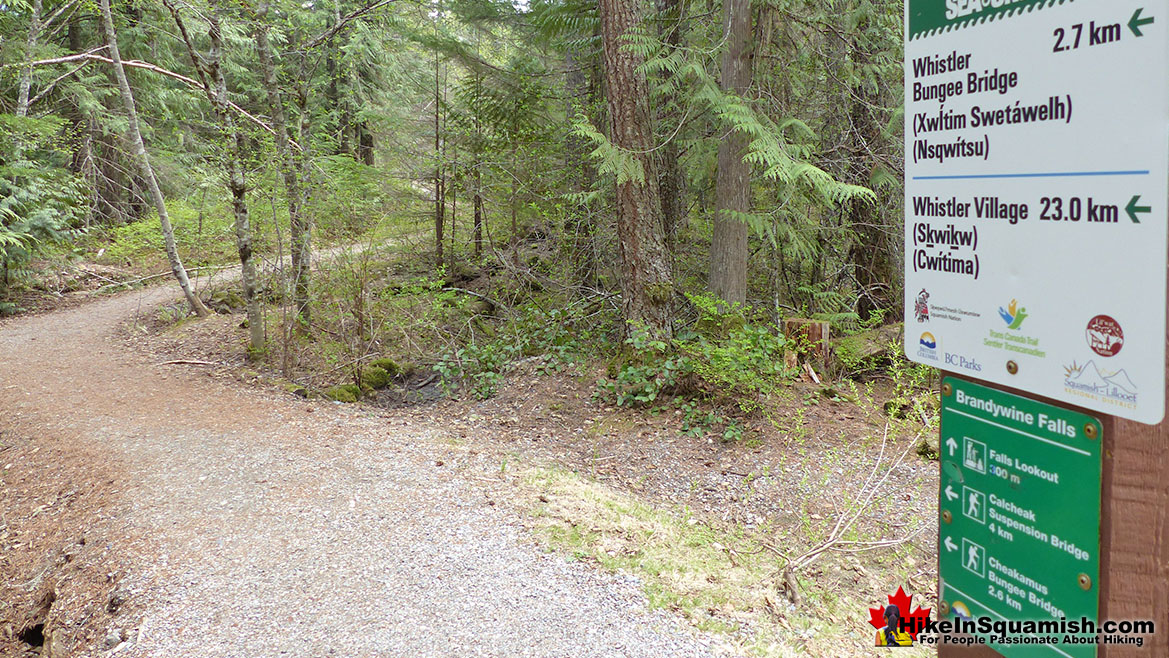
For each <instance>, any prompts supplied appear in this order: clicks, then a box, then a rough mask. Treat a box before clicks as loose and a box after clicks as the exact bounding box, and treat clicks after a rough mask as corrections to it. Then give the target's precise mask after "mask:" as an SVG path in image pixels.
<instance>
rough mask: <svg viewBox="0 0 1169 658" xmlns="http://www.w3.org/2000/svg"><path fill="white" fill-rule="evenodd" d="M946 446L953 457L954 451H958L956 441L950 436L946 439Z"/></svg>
mask: <svg viewBox="0 0 1169 658" xmlns="http://www.w3.org/2000/svg"><path fill="white" fill-rule="evenodd" d="M946 447H947V448H949V449H950V456H951V457H953V456H954V453H955V452H957V451H958V442H957V441H955V440H954V437H952V436H951V437H950V438H948V439H946Z"/></svg>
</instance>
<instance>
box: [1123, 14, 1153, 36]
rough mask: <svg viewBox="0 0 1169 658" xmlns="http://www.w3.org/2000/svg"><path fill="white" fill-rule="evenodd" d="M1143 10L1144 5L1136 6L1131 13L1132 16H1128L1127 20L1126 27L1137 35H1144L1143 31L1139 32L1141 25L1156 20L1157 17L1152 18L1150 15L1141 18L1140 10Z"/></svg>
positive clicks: (1149, 23)
mask: <svg viewBox="0 0 1169 658" xmlns="http://www.w3.org/2000/svg"><path fill="white" fill-rule="evenodd" d="M1144 10H1145V8H1144V7H1137V10H1136V11H1134V12H1133V14H1132V18H1130V19H1129V21H1128V29H1130V30H1132V33H1133V34H1135V35H1136V36H1138V37H1143V36H1145V35H1144V33H1142V32H1141V28H1142V27H1144V26H1146V25H1151V24H1152V23H1156V22H1157V19H1155V18H1153V17H1152V16H1150V17H1148V18H1141V12H1143V11H1144Z"/></svg>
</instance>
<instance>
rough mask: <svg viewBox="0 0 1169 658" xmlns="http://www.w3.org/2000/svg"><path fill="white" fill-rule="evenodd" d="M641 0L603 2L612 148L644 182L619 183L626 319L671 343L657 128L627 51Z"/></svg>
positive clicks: (645, 87) (634, 58)
mask: <svg viewBox="0 0 1169 658" xmlns="http://www.w3.org/2000/svg"><path fill="white" fill-rule="evenodd" d="M640 9H641V8H640V7H639V3H638V0H600V4H599V13H600V17H601V41H602V44H603V50H604V62H605V63H604V67H605V83H606V86H607V92H608V93H607V94H606V95H607V96H608V106H609V121H610V127H611V135H612V141H613V144H614V145H615V146H616V147H618V148H619V149H622V150H623V151H625V152H626V153H627V154H628V155H629V156H630V157H632V158H633V159H635V160H636V161H637V163H638V164H639V165H640V167H641V169H642V174H643V175H642V176H640V179H638V178H632V179H629V180H624V181H619V182H618V183H617V239H618V242H619V245H620V258H621V292H622V313H623V315H624V319H625V322H626V331H628V330H629V329H630V328H631V327H632V328H635V329H644V330H645V331H647V332H648V333H649V335H650V336H651V337H653V338H655V339H659V340H668V339H669V338H671V337H672V334H673V332H672V326H671V312H672V310H673V301H674V285H673V277H672V274H671V272H670V261H669V258H668V255H667V253H666V245H665V238H664V236H663V230H662V201H661V193H660V190H659V188H658V175H657V166H656V163H655V162H654V158H653V154H652V152H653V124H652V120H651V118H650V111H649V84H648V83H647V81H646V78H645V74H644V73H643V72H642V68H641V67H642V66H643V65H644V64H645V58H644V57H642V56H641V55H640V54H638V53H636V52H633V51H631V50H628V49H626V48H623V46H624V45H625V44H626V39H627V37H628V36H629V35H630V32H631V30H634V29H636V28H637V27H639V26H640V24H641V21H642V17H641V11H640Z"/></svg>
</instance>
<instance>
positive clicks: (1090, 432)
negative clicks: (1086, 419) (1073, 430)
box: [1084, 423, 1099, 441]
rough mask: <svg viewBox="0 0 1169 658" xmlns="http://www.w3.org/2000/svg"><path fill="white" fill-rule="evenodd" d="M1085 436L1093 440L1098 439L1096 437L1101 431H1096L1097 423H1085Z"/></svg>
mask: <svg viewBox="0 0 1169 658" xmlns="http://www.w3.org/2000/svg"><path fill="white" fill-rule="evenodd" d="M1084 436H1086V437H1088V438H1089V439H1092V440H1093V441H1095V440H1096V437H1097V436H1099V432H1097V431H1096V424H1095V423H1088V424H1087V425H1084Z"/></svg>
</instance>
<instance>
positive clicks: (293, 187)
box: [255, 2, 312, 327]
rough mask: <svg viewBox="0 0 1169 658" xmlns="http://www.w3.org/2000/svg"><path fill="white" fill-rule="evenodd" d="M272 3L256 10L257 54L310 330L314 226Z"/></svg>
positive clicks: (296, 296)
mask: <svg viewBox="0 0 1169 658" xmlns="http://www.w3.org/2000/svg"><path fill="white" fill-rule="evenodd" d="M267 17H268V3H267V2H262V3H261V4H260V5H259V7H258V8H257V9H256V19H257V23H256V28H255V30H256V51H257V54H258V55H259V59H260V68H261V70H262V71H263V79H264V91H265V93H266V94H267V97H268V106H269V109H270V112H271V114H272V130H273V131H275V132H276V153H277V155H278V156H279V158H280V174H281V177H282V178H283V179H284V191H285V195H286V196H287V197H288V221H289V231H288V232H289V240H290V251H291V252H292V280H293V305H294V306H295V307H296V315H297V317H298V318H299V319H300V322H301V326H302V327H308V326H309V322H310V320H311V318H312V313H311V311H310V310H309V278H310V276H311V275H312V267H311V262H312V240H311V238H312V225H311V223H310V222H309V221H308V220H307V219H306V217H305V214H306V212H305V203H304V201H305V200H304V192H303V189H304V188H303V187H301V184H300V179H299V174H298V170H299V166H298V163H297V157H296V154H295V153H294V152H293V150H292V144H291V142H292V140H291V139H290V137H289V134H288V117H287V114H286V113H285V112H284V95H283V94H282V93H281V92H280V86H279V85H278V84H277V82H276V61H275V57H274V55H273V52H272V44H271V42H269V40H268V25H267V24H266V23H265V21H266V20H267Z"/></svg>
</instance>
